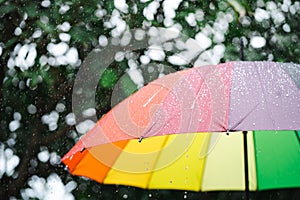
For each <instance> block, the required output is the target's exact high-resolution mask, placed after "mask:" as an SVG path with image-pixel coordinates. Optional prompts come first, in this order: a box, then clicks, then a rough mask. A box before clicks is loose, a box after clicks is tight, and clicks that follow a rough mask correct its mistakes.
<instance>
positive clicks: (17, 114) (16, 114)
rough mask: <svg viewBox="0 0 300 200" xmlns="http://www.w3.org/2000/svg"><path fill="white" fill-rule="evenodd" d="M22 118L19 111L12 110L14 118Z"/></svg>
mask: <svg viewBox="0 0 300 200" xmlns="http://www.w3.org/2000/svg"><path fill="white" fill-rule="evenodd" d="M21 118H22V116H21V114H20V113H19V112H14V120H18V121H20V120H21Z"/></svg>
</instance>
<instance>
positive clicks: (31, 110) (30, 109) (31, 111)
mask: <svg viewBox="0 0 300 200" xmlns="http://www.w3.org/2000/svg"><path fill="white" fill-rule="evenodd" d="M27 111H28V113H29V114H32V115H33V114H35V113H36V111H37V109H36V106H35V105H33V104H30V105H29V106H27Z"/></svg>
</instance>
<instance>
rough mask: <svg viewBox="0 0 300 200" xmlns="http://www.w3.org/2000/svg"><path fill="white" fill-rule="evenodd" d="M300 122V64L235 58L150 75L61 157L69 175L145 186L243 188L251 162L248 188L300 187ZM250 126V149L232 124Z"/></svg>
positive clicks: (238, 126) (207, 188)
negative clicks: (151, 77) (148, 80)
mask: <svg viewBox="0 0 300 200" xmlns="http://www.w3.org/2000/svg"><path fill="white" fill-rule="evenodd" d="M299 129H300V65H296V64H291V63H274V62H230V63H225V64H220V65H213V66H204V67H195V68H192V69H188V70H184V71H180V72H176V73H173V74H170V75H166V76H164V77H162V78H160V79H157V80H155V81H153V82H151V83H150V84H148V85H147V86H145V87H143V88H141V89H140V90H139V91H138V92H136V93H134V94H133V95H131V96H130V97H128V98H127V99H125V100H124V101H122V102H121V103H120V104H118V105H117V106H116V107H115V108H113V109H112V110H111V111H110V112H108V113H107V114H106V115H105V116H103V117H102V118H101V119H100V120H99V121H98V122H97V124H96V125H95V126H94V127H93V128H92V129H91V130H90V131H89V132H88V133H87V134H86V135H85V136H83V137H82V138H81V140H80V141H79V142H78V143H77V144H76V145H75V146H74V147H73V148H72V149H71V150H70V152H68V153H67V154H66V155H65V156H64V158H63V159H62V161H63V162H64V163H65V164H66V165H67V166H68V167H69V169H70V172H71V173H72V174H75V175H80V176H85V177H89V178H92V179H94V180H96V181H98V182H101V183H107V184H126V185H132V186H137V187H142V188H164V189H184V190H195V191H199V190H202V191H210V190H244V189H245V175H244V167H245V165H247V168H248V169H249V175H248V176H247V177H249V181H246V182H249V184H250V185H249V188H250V190H257V189H259V190H261V189H271V188H286V187H300V168H299V167H298V166H300V145H299V144H300V143H299V142H300V140H299V133H297V132H296V131H294V130H299ZM248 130H249V131H250V130H253V132H249V134H247V138H248V145H247V147H246V149H247V151H246V152H247V154H246V155H245V153H244V150H243V135H242V134H239V132H234V133H231V132H230V131H248ZM282 130H284V131H282ZM208 132H214V133H208ZM218 132H223V133H218ZM229 132H230V134H229V135H228V133H229ZM152 136H157V137H152ZM143 138H146V139H143ZM138 141H139V142H138ZM245 156H247V158H246V160H248V163H246V164H245V162H244V160H245Z"/></svg>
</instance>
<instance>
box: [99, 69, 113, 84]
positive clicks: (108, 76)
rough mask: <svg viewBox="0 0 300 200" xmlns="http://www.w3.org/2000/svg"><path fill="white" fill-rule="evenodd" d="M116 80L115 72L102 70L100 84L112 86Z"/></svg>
mask: <svg viewBox="0 0 300 200" xmlns="http://www.w3.org/2000/svg"><path fill="white" fill-rule="evenodd" d="M116 82H117V75H116V73H115V72H114V71H113V70H111V69H109V70H106V71H104V73H103V75H102V78H101V79H100V85H101V86H102V87H104V88H112V87H113V86H114V85H115V83H116Z"/></svg>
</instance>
